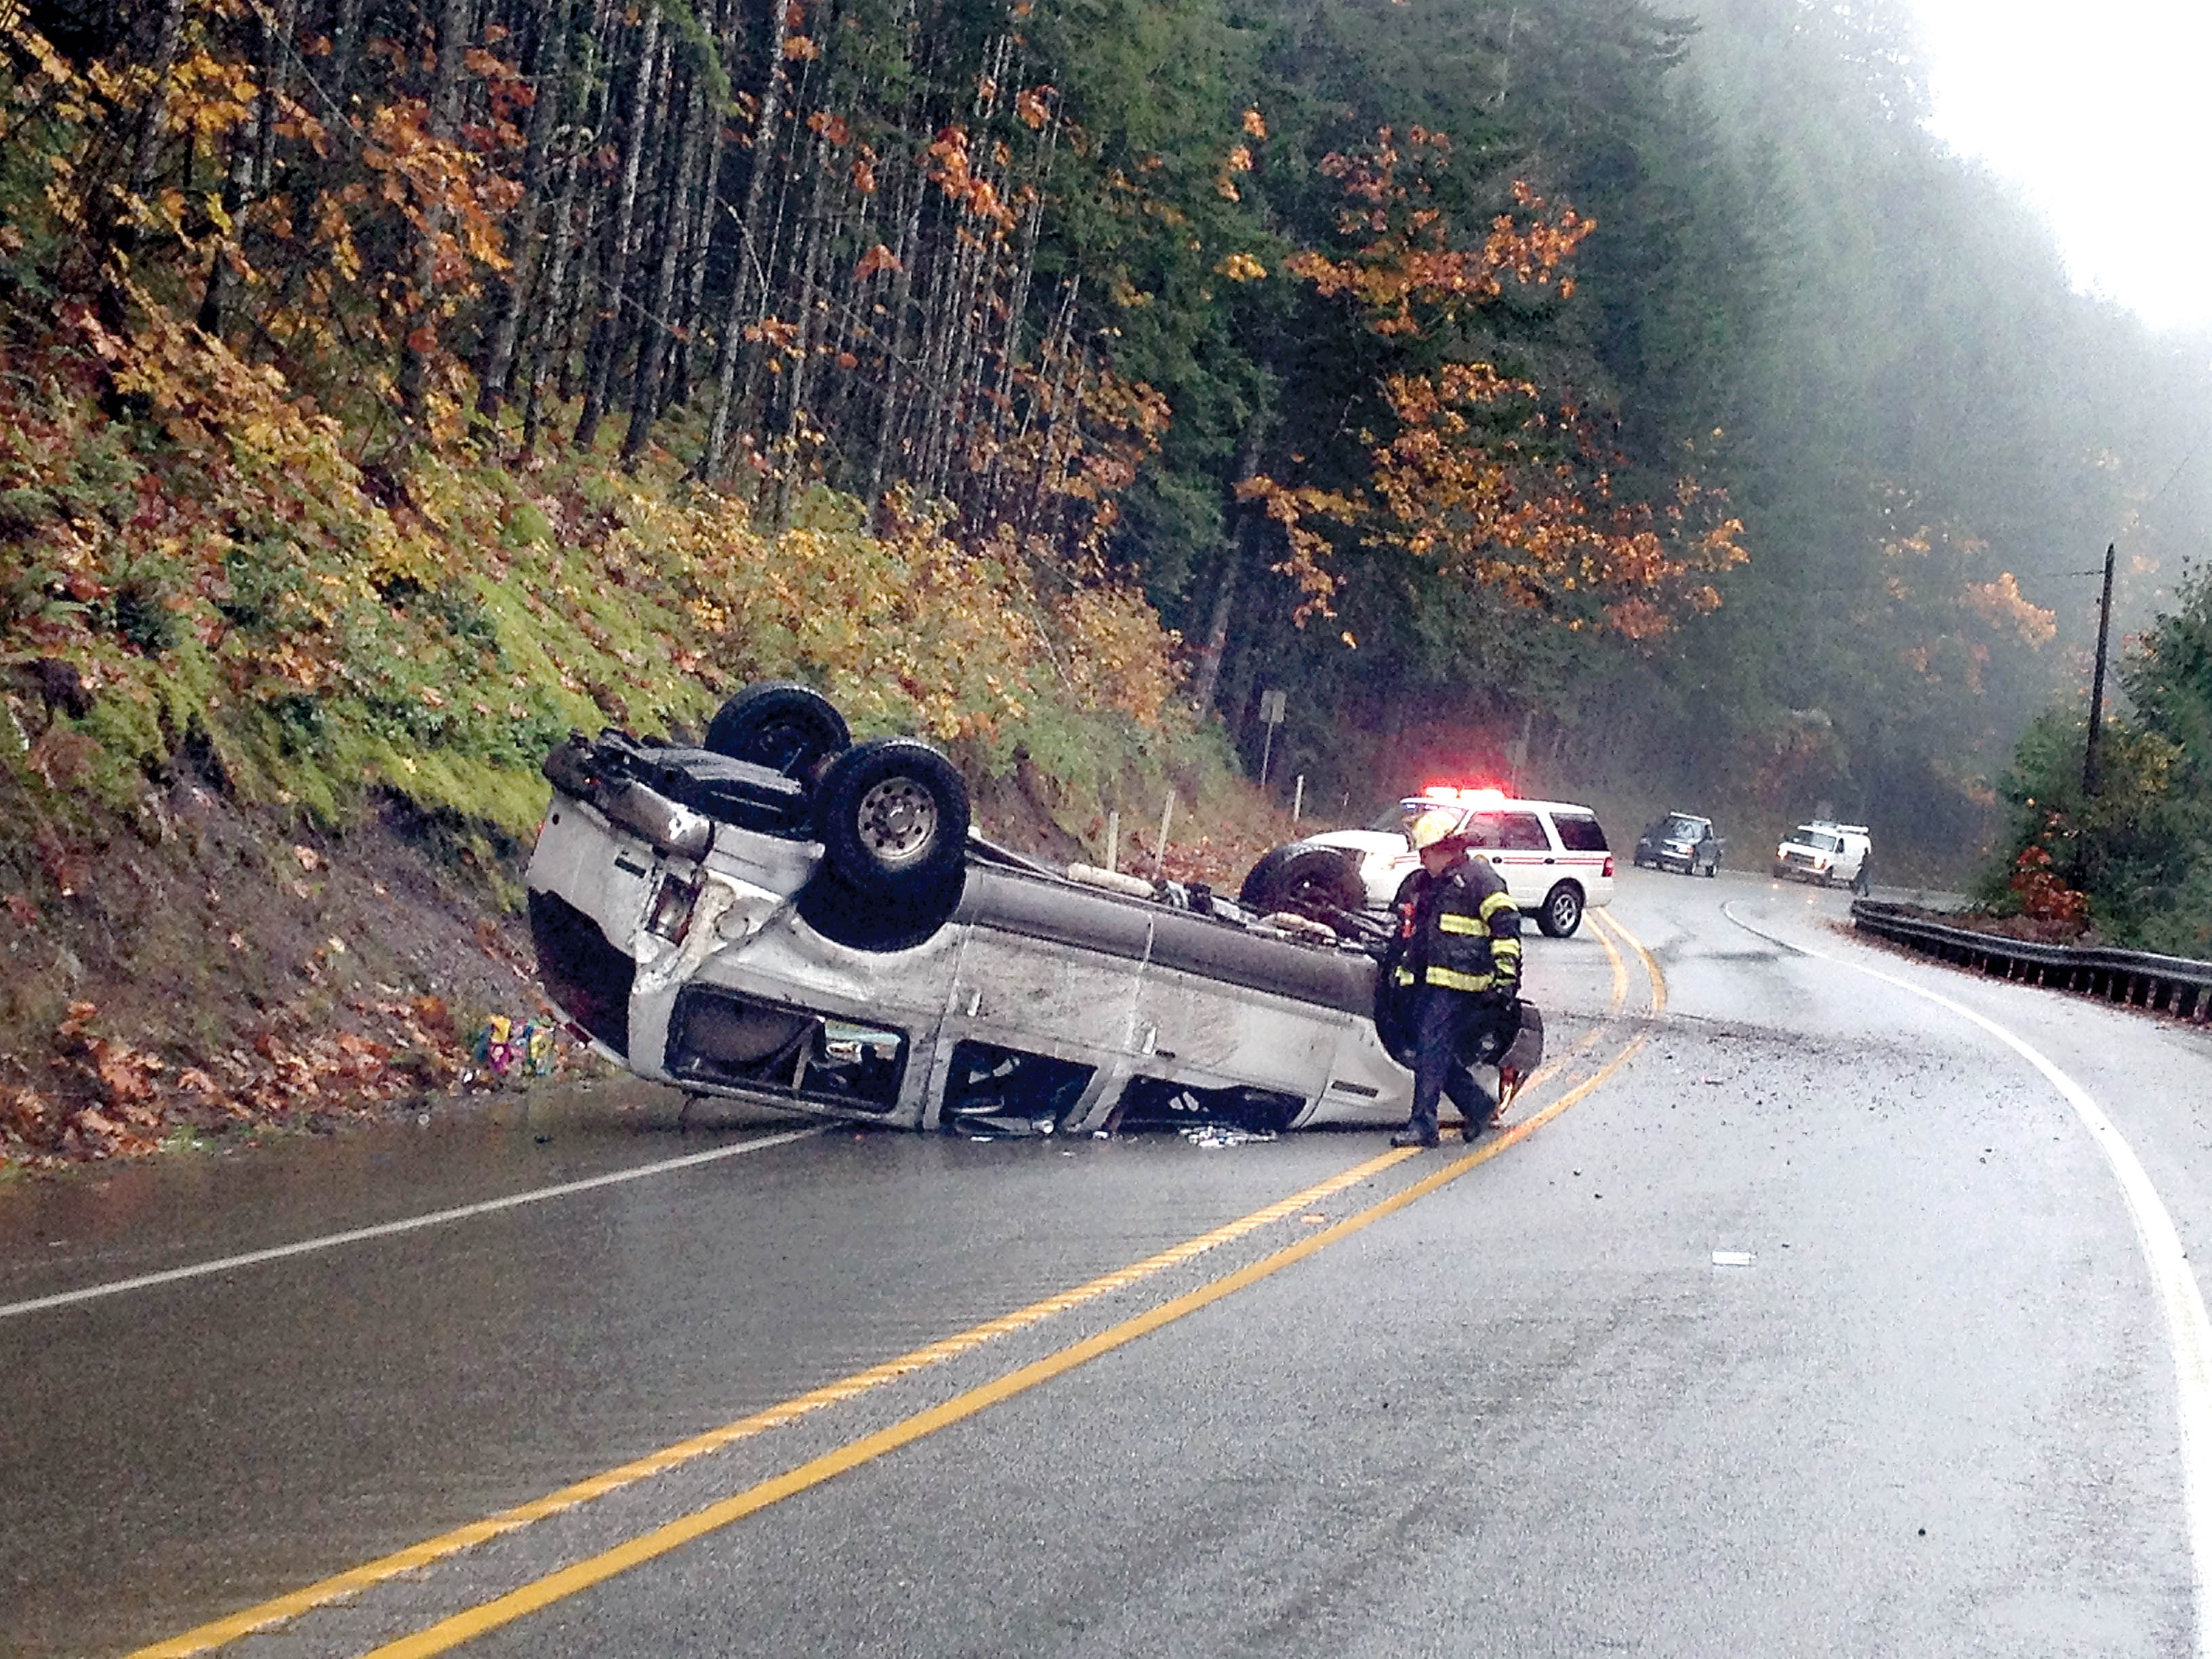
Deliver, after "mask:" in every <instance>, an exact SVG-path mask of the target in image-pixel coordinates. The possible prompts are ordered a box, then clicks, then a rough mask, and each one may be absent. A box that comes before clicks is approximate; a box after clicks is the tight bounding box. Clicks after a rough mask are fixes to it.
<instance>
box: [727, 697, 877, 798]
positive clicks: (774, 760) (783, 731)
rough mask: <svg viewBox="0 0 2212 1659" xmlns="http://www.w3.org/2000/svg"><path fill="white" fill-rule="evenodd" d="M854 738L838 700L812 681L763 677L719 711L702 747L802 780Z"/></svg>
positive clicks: (838, 752) (813, 773) (810, 775)
mask: <svg viewBox="0 0 2212 1659" xmlns="http://www.w3.org/2000/svg"><path fill="white" fill-rule="evenodd" d="M852 741H853V734H852V732H850V731H848V729H847V728H846V726H845V717H844V716H843V715H842V714H839V713H838V712H837V708H836V704H835V703H832V702H830V701H829V698H827V697H825V696H823V695H822V694H821V693H820V692H819V691H817V690H815V689H814V688H813V687H812V686H811V685H800V684H797V683H796V682H794V681H791V680H763V681H762V682H761V683H760V684H757V685H749V686H747V687H746V688H745V689H744V690H742V691H740V692H738V694H737V695H736V696H732V698H731V699H730V700H729V701H728V702H726V703H724V704H723V705H722V706H721V708H719V709H718V710H716V711H715V714H714V719H713V720H711V721H709V722H708V726H707V737H706V741H705V742H704V743H702V744H701V745H700V747H702V749H707V750H712V751H713V752H714V753H715V754H717V755H720V756H723V757H726V758H727V759H730V760H737V761H749V762H750V763H752V764H753V765H755V766H765V767H766V768H768V769H769V771H771V772H781V773H782V774H783V775H784V776H786V777H787V778H797V779H799V780H801V781H806V780H809V779H811V778H812V777H813V776H814V775H815V774H816V773H817V771H819V770H820V769H821V767H822V765H823V762H825V761H827V760H829V758H830V757H833V756H835V755H837V754H840V753H842V752H843V750H845V749H846V748H847V747H848V746H849V745H850V744H851V743H852Z"/></svg>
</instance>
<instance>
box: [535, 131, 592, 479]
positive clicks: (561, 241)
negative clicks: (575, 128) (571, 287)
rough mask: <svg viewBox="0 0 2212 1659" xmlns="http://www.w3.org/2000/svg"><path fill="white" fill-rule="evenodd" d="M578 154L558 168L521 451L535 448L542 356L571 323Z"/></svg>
mask: <svg viewBox="0 0 2212 1659" xmlns="http://www.w3.org/2000/svg"><path fill="white" fill-rule="evenodd" d="M583 166H584V163H583V157H582V155H581V154H580V153H579V154H575V155H570V156H569V157H568V161H566V163H564V165H563V167H562V183H561V199H560V201H559V202H558V203H557V204H556V205H555V207H554V209H553V234H552V242H553V246H552V248H551V250H550V252H549V253H548V255H547V263H546V267H545V282H544V289H543V291H542V293H541V294H540V295H539V299H538V307H537V311H538V328H537V330H536V331H535V332H534V333H533V334H532V336H531V338H530V344H529V350H528V368H527V369H526V373H525V374H524V376H523V380H524V384H525V385H526V386H527V387H528V393H527V396H526V399H525V401H524V404H523V410H522V450H523V453H525V454H528V453H531V452H532V451H533V450H535V449H536V448H537V447H538V428H539V424H540V422H541V421H542V419H543V407H544V406H543V403H542V393H543V392H544V385H545V359H546V356H547V355H548V353H549V352H550V349H552V343H553V342H554V341H556V340H562V341H565V340H566V339H567V338H568V333H567V332H566V331H567V330H568V329H569V328H570V327H572V326H573V325H571V324H570V322H569V320H568V310H569V297H568V251H569V249H570V247H571V246H574V228H575V211H576V179H577V175H578V174H579V173H581V172H582V171H583Z"/></svg>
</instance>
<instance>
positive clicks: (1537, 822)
mask: <svg viewBox="0 0 2212 1659" xmlns="http://www.w3.org/2000/svg"><path fill="white" fill-rule="evenodd" d="M1498 846H1499V847H1500V848H1503V849H1504V850H1505V851H1507V852H1511V853H1548V852H1550V851H1551V850H1552V840H1551V837H1550V836H1547V835H1546V834H1545V833H1544V821H1543V820H1542V819H1541V818H1540V817H1537V816H1536V815H1535V814H1534V812H1501V813H1499V814H1498Z"/></svg>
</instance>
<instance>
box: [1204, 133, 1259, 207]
mask: <svg viewBox="0 0 2212 1659" xmlns="http://www.w3.org/2000/svg"><path fill="white" fill-rule="evenodd" d="M1251 171H1252V152H1251V150H1250V149H1249V148H1247V147H1246V146H1245V145H1243V144H1239V145H1237V148H1236V149H1232V150H1231V151H1230V152H1229V154H1228V155H1226V156H1225V157H1224V158H1223V159H1222V162H1221V171H1220V172H1219V173H1216V174H1215V175H1214V179H1213V189H1214V193H1215V194H1216V195H1218V196H1221V197H1225V198H1226V199H1227V200H1229V201H1231V202H1234V201H1238V200H1241V199H1242V192H1241V191H1238V190H1237V174H1238V173H1249V172H1251Z"/></svg>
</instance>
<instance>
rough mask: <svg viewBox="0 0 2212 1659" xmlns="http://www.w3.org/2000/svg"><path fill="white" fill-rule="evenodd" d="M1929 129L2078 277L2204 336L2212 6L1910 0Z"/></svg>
mask: <svg viewBox="0 0 2212 1659" xmlns="http://www.w3.org/2000/svg"><path fill="white" fill-rule="evenodd" d="M1908 3H1909V4H1910V5H1911V9H1912V10H1913V11H1914V12H1915V13H1916V14H1917V15H1918V17H1919V19H1920V28H1921V44H1922V46H1923V49H1924V50H1925V52H1926V57H1927V64H1928V72H1929V86H1930V88H1931V90H1932V91H1933V93H1934V95H1935V105H1936V115H1935V118H1934V120H1933V121H1932V122H1931V123H1930V124H1929V125H1931V127H1932V128H1933V130H1934V131H1935V133H1936V137H1939V138H1941V139H1942V140H1943V141H1944V142H1945V143H1948V144H1949V145H1950V146H1951V147H1952V148H1953V149H1955V150H1958V151H1960V152H1961V153H1963V154H1966V155H1978V156H1979V157H1981V158H1982V159H1983V160H1984V161H1986V162H1987V163H1988V164H1989V166H1990V168H1991V170H1992V171H1994V172H1996V173H1999V174H2001V175H2002V176H2004V177H2006V178H2008V179H2013V180H2015V181H2016V182H2017V183H2018V184H2020V185H2021V186H2022V187H2023V188H2024V189H2025V191H2026V192H2027V196H2028V197H2029V199H2030V200H2031V201H2033V203H2034V204H2036V205H2037V206H2038V207H2039V208H2040V209H2041V210H2043V211H2044V212H2045V214H2046V215H2048V216H2049V217H2050V220H2051V225H2052V228H2054V229H2055V230H2056V231H2057V235H2058V242H2059V246H2060V247H2061V249H2062V250H2063V252H2064V253H2065V256H2066V261H2067V264H2068V267H2069V269H2070V270H2071V271H2072V272H2073V275H2074V280H2075V283H2077V284H2078V285H2080V286H2081V288H2083V289H2089V290H2091V291H2093V292H2096V293H2100V294H2102V295H2106V297H2107V298H2109V299H2112V300H2114V301H2118V302H2119V303H2120V304H2122V305H2124V306H2126V307H2130V309H2132V310H2134V311H2135V312H2136V313H2138V314H2140V315H2141V316H2142V318H2143V319H2145V320H2146V321H2147V322H2148V323H2150V324H2151V325H2154V327H2160V328H2177V327H2178V328H2189V329H2202V330H2212V0H2094V3H2085V0H1908Z"/></svg>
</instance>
